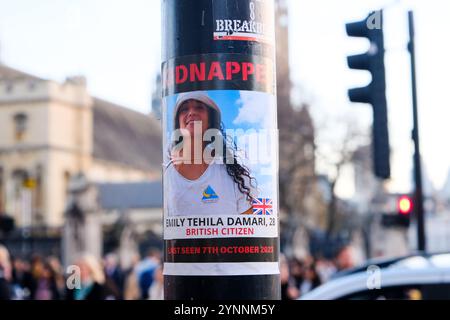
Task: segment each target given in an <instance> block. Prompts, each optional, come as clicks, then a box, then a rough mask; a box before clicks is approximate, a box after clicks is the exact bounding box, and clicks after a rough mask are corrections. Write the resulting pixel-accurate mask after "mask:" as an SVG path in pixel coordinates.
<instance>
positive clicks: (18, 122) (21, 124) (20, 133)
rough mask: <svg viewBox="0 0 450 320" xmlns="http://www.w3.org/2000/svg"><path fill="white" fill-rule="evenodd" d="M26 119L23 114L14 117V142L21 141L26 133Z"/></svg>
mask: <svg viewBox="0 0 450 320" xmlns="http://www.w3.org/2000/svg"><path fill="white" fill-rule="evenodd" d="M27 125H28V117H27V115H26V114H24V113H16V114H15V115H14V131H15V137H16V140H19V141H20V140H22V139H23V137H24V136H25V133H26V131H27Z"/></svg>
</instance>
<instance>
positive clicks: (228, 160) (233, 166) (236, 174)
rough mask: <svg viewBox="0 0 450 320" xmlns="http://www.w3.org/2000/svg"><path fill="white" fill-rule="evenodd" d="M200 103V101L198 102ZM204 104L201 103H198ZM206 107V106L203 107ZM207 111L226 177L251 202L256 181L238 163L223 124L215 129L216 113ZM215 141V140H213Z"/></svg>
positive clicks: (245, 168) (232, 143) (246, 169)
mask: <svg viewBox="0 0 450 320" xmlns="http://www.w3.org/2000/svg"><path fill="white" fill-rule="evenodd" d="M199 102H200V101H199ZM200 103H202V104H204V103H203V102H200ZM205 106H206V105H205ZM206 107H207V110H208V119H209V126H208V129H217V130H219V132H220V134H221V136H222V137H221V138H222V148H223V149H222V159H221V160H223V164H225V167H226V170H227V173H228V175H229V176H230V177H231V178H232V179H233V181H234V182H235V183H236V184H237V186H238V188H239V191H240V192H241V193H243V194H245V196H246V198H247V201H249V202H252V201H253V199H254V197H253V195H252V194H251V189H250V187H251V186H252V187H255V188H256V179H255V178H253V177H252V176H251V175H250V170H249V169H248V168H247V167H246V166H245V165H243V164H240V163H239V159H238V156H237V155H236V153H237V151H238V149H237V146H236V143H235V142H234V141H233V139H232V138H231V137H228V136H227V135H226V133H225V127H224V125H223V123H220V124H219V126H220V127H219V128H216V127H217V126H218V125H217V124H218V123H219V121H218V120H217V119H218V115H217V112H216V111H215V110H214V109H212V108H210V107H208V106H206ZM175 119H176V120H175V121H176V122H178V114H176V115H175ZM174 127H175V129H176V128H179V124H178V123H175V126H174ZM215 139H216V138H215ZM182 140H183V137H180V138H179V139H178V141H174V142H173V143H172V148H173V147H174V146H175V145H177V144H179V143H181V142H182ZM172 148H171V149H172ZM245 178H247V179H248V182H249V183H250V186H247V185H246V184H245Z"/></svg>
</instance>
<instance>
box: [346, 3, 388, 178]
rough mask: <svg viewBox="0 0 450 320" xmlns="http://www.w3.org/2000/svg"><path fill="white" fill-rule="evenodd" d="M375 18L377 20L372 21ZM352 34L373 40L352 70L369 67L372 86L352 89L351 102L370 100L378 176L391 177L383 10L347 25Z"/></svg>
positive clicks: (353, 60) (352, 62) (355, 57)
mask: <svg viewBox="0 0 450 320" xmlns="http://www.w3.org/2000/svg"><path fill="white" fill-rule="evenodd" d="M372 20H375V22H376V23H372ZM346 30H347V34H348V35H349V36H351V37H364V38H367V39H368V40H369V41H370V48H369V50H368V51H367V52H366V53H363V54H358V55H353V56H349V57H348V58H347V63H348V66H349V68H350V69H358V70H367V71H369V72H370V73H371V75H372V81H371V82H370V84H369V85H367V86H366V87H362V88H353V89H350V90H349V91H348V96H349V99H350V101H351V102H360V103H370V104H371V105H372V109H373V126H372V145H373V163H374V173H375V176H377V177H379V178H382V179H388V178H389V177H390V175H391V170H390V161H389V158H390V148H389V133H388V120H387V103H386V75H385V67H384V36H383V13H382V11H377V12H372V13H370V14H369V15H368V17H367V18H365V19H364V20H362V21H358V22H352V23H347V24H346Z"/></svg>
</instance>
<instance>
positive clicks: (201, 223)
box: [162, 0, 279, 299]
mask: <svg viewBox="0 0 450 320" xmlns="http://www.w3.org/2000/svg"><path fill="white" fill-rule="evenodd" d="M164 8H166V10H167V11H166V15H165V16H166V17H167V19H168V20H167V23H166V24H165V25H166V32H167V34H168V35H167V37H168V38H169V39H172V40H171V41H168V42H166V49H165V51H164V52H165V53H164V55H163V56H164V58H165V61H164V63H163V65H162V92H163V100H162V111H163V116H162V124H163V151H164V163H163V170H164V172H163V184H164V218H163V224H164V276H165V288H166V289H167V290H166V293H167V294H165V296H166V298H168V299H178V298H183V299H191V298H192V299H194V298H199V297H205V298H207V299H214V298H217V299H219V298H223V297H228V296H231V295H232V296H233V297H238V296H242V297H245V298H249V297H254V298H266V299H267V298H274V297H277V296H278V295H279V285H278V281H279V263H278V256H279V230H278V128H277V105H276V76H275V61H274V49H275V48H274V34H273V1H272V0H255V1H241V0H239V1H237V0H223V1H222V0H221V1H217V0H201V1H191V2H178V1H171V0H166V6H165V7H164ZM186 11H190V12H192V17H189V18H188V17H187V16H186V15H185V14H182V13H185V12H186ZM172 14H173V17H172ZM174 26H175V27H174ZM181 26H183V27H181ZM243 277H244V278H243ZM243 283H245V286H244V287H245V288H246V290H251V288H253V287H255V288H256V287H258V288H260V289H259V291H257V292H255V291H254V290H253V291H251V292H250V291H243V290H241V292H239V294H238V295H236V293H235V292H231V291H233V290H231V291H230V290H223V288H224V286H227V288H232V287H235V286H239V284H241V285H242V284H243ZM241 287H242V286H241ZM189 288H190V289H189Z"/></svg>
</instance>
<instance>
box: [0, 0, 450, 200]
mask: <svg viewBox="0 0 450 320" xmlns="http://www.w3.org/2000/svg"><path fill="white" fill-rule="evenodd" d="M288 3H289V4H290V10H289V14H290V40H291V41H290V42H291V46H290V63H291V66H292V70H291V71H292V73H291V78H292V80H293V83H294V85H295V90H294V92H293V95H292V96H293V99H294V101H300V100H301V101H305V100H306V101H308V102H310V104H311V106H312V108H311V112H312V114H313V117H314V120H315V122H316V123H317V125H318V126H319V127H320V125H321V123H322V122H324V121H325V120H324V119H329V120H330V122H331V123H333V119H335V117H338V116H342V115H347V114H348V115H350V116H351V117H353V118H354V119H355V122H357V123H358V124H360V125H361V126H362V127H366V128H367V127H368V126H369V125H370V123H371V111H370V107H369V106H365V105H357V104H351V103H349V101H348V98H347V96H346V92H347V89H348V88H351V87H357V86H362V85H365V84H366V83H367V82H368V81H369V80H370V79H369V78H370V77H369V75H367V74H364V72H357V71H354V70H349V69H348V67H347V65H346V56H347V55H349V54H356V53H362V52H364V51H365V50H366V49H367V43H366V42H365V41H364V40H360V41H358V39H351V38H349V37H347V36H346V34H345V23H347V22H351V21H356V20H360V19H363V18H364V17H365V16H366V15H367V14H368V12H369V11H371V10H376V9H380V8H385V42H386V44H385V47H386V49H387V52H386V60H385V62H386V67H387V84H388V91H387V98H388V107H389V121H390V138H391V147H392V150H393V153H392V180H391V183H390V184H389V187H390V189H391V190H392V191H397V192H403V191H409V188H410V186H411V169H412V143H411V140H410V135H411V132H410V131H411V119H412V115H411V98H410V78H409V74H410V73H409V72H410V70H409V57H408V54H407V52H406V44H407V38H408V37H407V28H406V26H407V20H406V17H407V15H406V12H407V10H408V9H413V10H414V13H415V19H416V48H417V75H418V96H419V114H420V129H421V143H422V146H421V147H422V155H423V159H424V166H425V168H426V169H427V172H428V173H429V177H430V179H431V180H432V181H433V182H434V184H435V185H436V186H437V187H440V186H442V184H443V183H444V181H445V179H446V177H447V172H448V169H449V164H450V150H449V148H447V147H446V140H447V137H450V126H449V125H448V119H450V111H449V99H448V97H447V92H448V86H449V81H448V75H449V74H450V59H449V57H450V43H449V41H448V40H447V39H448V34H449V31H450V20H449V19H448V15H449V12H450V2H449V1H447V0H429V1H423V0H403V1H402V0H366V1H360V0H341V1H335V0H314V1H313V0H290V1H288ZM160 25H161V17H160V1H155V0H150V1H149V0H130V1H125V0H77V1H73V0H40V1H32V0H15V1H10V0H0V45H1V48H0V59H1V60H2V61H3V62H4V63H7V64H9V65H11V66H12V67H16V68H18V69H21V70H24V71H27V72H30V73H33V74H36V75H38V76H41V77H44V78H49V79H54V80H57V81H63V80H64V79H65V77H67V76H71V75H78V74H82V75H85V76H86V77H87V79H88V87H89V90H90V91H91V93H92V94H94V95H95V96H97V97H100V98H104V99H107V100H111V101H113V102H116V103H119V104H122V105H125V106H128V107H130V108H132V109H135V110H138V111H141V112H145V113H147V112H149V110H150V97H151V92H152V89H153V81H154V78H155V76H156V72H157V71H158V70H159V69H160V63H161V61H160V51H161V45H160V44H161V31H160ZM335 131H336V130H335V128H334V127H333V125H331V126H329V127H328V128H326V130H322V134H319V137H318V141H319V142H320V143H333V136H337V134H336V133H335ZM318 168H319V169H320V170H324V168H323V167H321V165H320V164H319V166H318ZM344 189H345V187H344V186H342V190H344Z"/></svg>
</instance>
